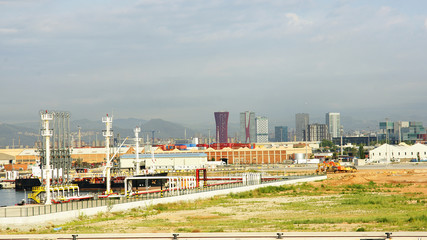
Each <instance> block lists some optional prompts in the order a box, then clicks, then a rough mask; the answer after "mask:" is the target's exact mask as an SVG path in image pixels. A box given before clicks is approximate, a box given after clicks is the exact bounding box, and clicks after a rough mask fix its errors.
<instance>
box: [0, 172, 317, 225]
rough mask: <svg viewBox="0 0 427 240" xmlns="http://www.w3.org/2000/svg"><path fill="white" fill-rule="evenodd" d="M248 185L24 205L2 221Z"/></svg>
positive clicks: (5, 212)
mask: <svg viewBox="0 0 427 240" xmlns="http://www.w3.org/2000/svg"><path fill="white" fill-rule="evenodd" d="M310 176H312V175H310ZM305 177H307V176H300V177H294V176H289V177H286V178H278V177H277V178H274V177H272V178H268V180H267V181H262V182H261V185H262V184H266V183H271V182H278V181H284V180H290V179H297V178H305ZM248 185H257V184H248V183H246V184H245V183H243V181H241V180H240V181H239V180H237V181H235V180H234V181H232V182H222V183H221V182H219V183H213V184H208V185H207V186H204V187H203V188H193V189H182V190H179V191H176V190H175V191H170V190H168V189H164V190H162V191H160V190H157V191H152V192H146V193H143V194H138V195H135V196H132V197H125V196H123V197H120V198H102V199H92V200H84V201H72V202H67V203H58V204H51V205H24V206H10V207H1V208H0V219H1V218H8V217H30V216H39V215H44V214H52V213H58V212H65V211H73V210H81V209H87V208H94V207H103V206H112V205H115V204H122V203H129V202H136V201H144V200H149V199H156V198H162V197H163V198H165V197H173V196H179V195H187V194H194V193H200V192H209V191H217V190H223V189H231V188H237V187H242V186H248ZM258 185H259V184H258Z"/></svg>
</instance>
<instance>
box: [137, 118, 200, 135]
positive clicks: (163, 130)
mask: <svg viewBox="0 0 427 240" xmlns="http://www.w3.org/2000/svg"><path fill="white" fill-rule="evenodd" d="M153 130H154V131H158V132H155V134H154V137H155V138H164V139H166V138H184V136H185V132H187V138H190V137H192V136H193V135H194V130H192V129H189V128H186V127H184V126H182V125H180V124H177V123H173V122H168V121H165V120H162V119H151V120H149V121H148V122H146V123H144V124H142V126H141V132H142V131H148V132H144V137H145V136H147V133H148V134H149V137H150V138H151V131H153Z"/></svg>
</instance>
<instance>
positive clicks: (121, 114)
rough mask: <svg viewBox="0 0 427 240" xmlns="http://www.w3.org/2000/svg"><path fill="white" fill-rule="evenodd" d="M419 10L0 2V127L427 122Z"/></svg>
mask: <svg viewBox="0 0 427 240" xmlns="http://www.w3.org/2000/svg"><path fill="white" fill-rule="evenodd" d="M426 9H427V1H423V0H419V1H392V0H387V1H385V0H384V1H381V0H378V1H371V0H365V1H363V0H361V1H345V0H336V1H332V0H331V1H314V0H313V1H309V0H307V1H305V0H301V1H297V0H288V1H282V0H270V1H269V0H218V1H215V0H211V1H199V0H185V1H181V0H176V1H172V0H170V1H163V0H141V1H136V0H135V1H127V0H102V1H100V0H98V1H97V0H93V1H87V0H75V1H68V0H55V1H53V0H0V63H1V64H0V81H1V92H0V100H1V102H0V111H1V114H0V122H9V123H11V122H24V121H38V120H39V116H38V112H39V111H40V110H42V109H49V110H61V111H69V112H71V114H72V118H73V119H84V118H87V119H91V120H97V119H101V117H102V116H105V114H107V113H110V114H114V117H115V118H130V117H132V118H142V119H147V120H148V119H152V118H162V119H165V120H168V121H173V122H180V123H187V124H195V125H197V124H199V123H201V122H209V123H212V122H214V115H213V112H215V111H229V112H230V121H234V122H238V121H239V120H238V119H239V113H240V112H243V111H248V110H249V111H254V112H255V113H256V114H257V115H259V116H266V117H268V118H269V119H270V122H271V123H277V124H282V123H283V124H289V125H292V124H294V121H295V114H296V113H300V112H306V113H309V114H310V117H311V118H314V119H316V118H318V119H324V115H325V113H326V112H340V113H341V116H342V117H343V116H347V117H351V118H354V119H361V120H365V119H367V120H378V121H382V120H384V119H385V118H389V119H391V120H395V121H399V120H417V121H425V122H427V115H426V112H427V111H426V108H425V104H426V102H427V97H426V96H427V94H426V90H427V78H426V76H427V67H426V66H427V65H426V63H427V54H426V53H427V11H426Z"/></svg>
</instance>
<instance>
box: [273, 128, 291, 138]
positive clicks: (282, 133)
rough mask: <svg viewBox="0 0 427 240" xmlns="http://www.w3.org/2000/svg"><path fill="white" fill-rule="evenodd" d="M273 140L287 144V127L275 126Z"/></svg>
mask: <svg viewBox="0 0 427 240" xmlns="http://www.w3.org/2000/svg"><path fill="white" fill-rule="evenodd" d="M274 138H275V141H276V142H287V141H289V139H288V127H287V126H276V127H274Z"/></svg>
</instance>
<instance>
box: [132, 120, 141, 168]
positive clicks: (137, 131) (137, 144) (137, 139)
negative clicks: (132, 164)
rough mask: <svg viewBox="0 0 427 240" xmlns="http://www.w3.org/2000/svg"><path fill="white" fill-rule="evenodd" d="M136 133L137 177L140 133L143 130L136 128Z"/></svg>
mask: <svg viewBox="0 0 427 240" xmlns="http://www.w3.org/2000/svg"><path fill="white" fill-rule="evenodd" d="M133 131H134V132H135V142H136V149H135V151H136V171H135V173H136V175H139V168H140V166H139V132H141V128H140V127H136V128H135V129H134V130H133Z"/></svg>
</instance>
